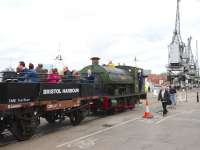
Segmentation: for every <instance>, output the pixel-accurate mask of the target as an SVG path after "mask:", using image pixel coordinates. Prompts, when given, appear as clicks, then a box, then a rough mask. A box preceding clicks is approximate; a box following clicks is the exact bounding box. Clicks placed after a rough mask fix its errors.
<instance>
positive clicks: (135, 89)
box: [0, 57, 146, 140]
mask: <svg viewBox="0 0 200 150" xmlns="http://www.w3.org/2000/svg"><path fill="white" fill-rule="evenodd" d="M91 59H92V64H91V65H89V66H86V67H84V68H83V69H82V70H80V71H79V73H80V78H79V79H76V80H73V79H72V80H67V81H64V80H63V82H60V83H47V82H40V83H28V82H17V78H16V77H15V76H14V75H13V73H11V72H9V73H3V81H2V82H0V91H1V92H0V133H2V132H4V130H5V129H8V130H10V131H11V133H12V134H13V135H14V136H15V137H16V139H18V140H27V139H29V138H30V137H31V136H32V135H34V132H35V130H36V128H37V127H38V126H39V124H40V118H45V119H46V120H47V121H48V123H54V122H56V121H63V120H65V118H66V117H69V119H70V121H71V123H72V124H73V125H78V124H80V122H81V121H82V120H83V119H84V118H85V117H86V116H87V114H88V112H89V113H99V112H103V113H105V114H109V113H112V112H114V111H122V110H125V109H133V108H134V107H135V104H136V103H137V102H138V101H139V99H144V98H146V93H145V91H144V76H143V75H142V69H140V68H136V67H132V66H125V65H123V66H120V65H119V66H115V67H114V66H107V65H104V66H101V65H99V58H98V57H93V58H91ZM88 71H90V76H88ZM14 74H15V73H14ZM6 81H9V82H6Z"/></svg>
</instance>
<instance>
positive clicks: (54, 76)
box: [47, 68, 61, 83]
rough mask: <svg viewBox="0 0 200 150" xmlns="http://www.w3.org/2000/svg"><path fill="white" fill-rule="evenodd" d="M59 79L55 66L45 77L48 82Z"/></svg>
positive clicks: (56, 81) (57, 81) (58, 80)
mask: <svg viewBox="0 0 200 150" xmlns="http://www.w3.org/2000/svg"><path fill="white" fill-rule="evenodd" d="M60 80H61V78H60V76H59V74H58V70H57V69H56V68H54V69H52V70H51V73H50V74H49V75H48V78H47V81H48V83H59V82H60Z"/></svg>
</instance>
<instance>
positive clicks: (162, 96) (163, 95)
mask: <svg viewBox="0 0 200 150" xmlns="http://www.w3.org/2000/svg"><path fill="white" fill-rule="evenodd" d="M158 100H159V101H161V102H162V107H163V116H165V115H166V114H167V112H168V111H167V104H168V101H169V100H170V95H169V91H168V90H167V88H166V86H164V85H163V86H162V87H161V90H160V92H159V95H158Z"/></svg>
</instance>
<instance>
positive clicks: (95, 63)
mask: <svg viewBox="0 0 200 150" xmlns="http://www.w3.org/2000/svg"><path fill="white" fill-rule="evenodd" d="M91 60H92V65H99V60H100V58H99V57H92V58H91Z"/></svg>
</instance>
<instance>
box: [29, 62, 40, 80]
mask: <svg viewBox="0 0 200 150" xmlns="http://www.w3.org/2000/svg"><path fill="white" fill-rule="evenodd" d="M27 78H28V82H33V83H36V82H38V74H37V72H36V71H35V69H34V65H33V64H32V63H29V70H28V75H27Z"/></svg>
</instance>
